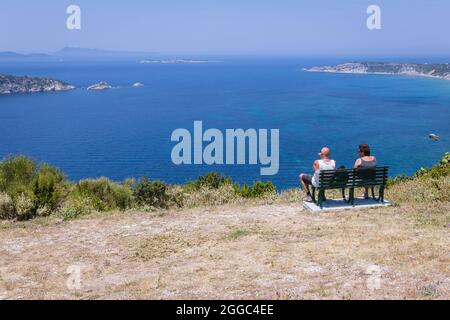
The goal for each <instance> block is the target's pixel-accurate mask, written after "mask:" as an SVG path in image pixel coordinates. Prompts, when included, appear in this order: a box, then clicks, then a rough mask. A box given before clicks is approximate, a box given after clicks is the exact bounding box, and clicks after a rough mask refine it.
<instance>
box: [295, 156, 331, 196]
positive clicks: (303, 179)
mask: <svg viewBox="0 0 450 320" xmlns="http://www.w3.org/2000/svg"><path fill="white" fill-rule="evenodd" d="M319 156H320V159H319V160H316V161H314V164H313V170H314V175H313V176H311V175H310V174H307V173H302V174H300V177H299V178H300V183H301V185H302V187H303V190H304V191H306V201H308V202H312V201H313V199H312V196H311V191H310V190H309V186H310V185H313V186H314V187H318V186H319V174H320V171H321V170H335V169H336V162H335V161H334V160H331V159H330V149H329V148H327V147H323V148H322V150H321V151H320V153H319Z"/></svg>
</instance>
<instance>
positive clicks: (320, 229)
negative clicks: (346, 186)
mask: <svg viewBox="0 0 450 320" xmlns="http://www.w3.org/2000/svg"><path fill="white" fill-rule="evenodd" d="M429 210H430V209H429V207H427V206H414V207H412V206H411V207H404V206H403V207H390V208H379V209H370V210H364V211H358V210H356V211H342V212H333V213H320V214H312V213H309V212H306V211H304V210H303V209H302V206H301V204H299V203H298V204H272V205H248V206H230V205H228V206H223V207H215V208H197V209H190V210H183V211H168V212H161V213H139V212H129V213H121V214H119V213H117V214H109V215H105V214H104V215H97V216H90V217H86V218H83V219H79V220H74V221H68V222H65V221H59V220H57V219H37V220H35V221H31V222H20V223H18V222H15V223H13V222H3V223H0V299H203V298H210V299H379V298H382V299H385V298H387V299H397V298H398V299H449V298H450V290H449V288H450V255H449V248H450V237H449V231H450V225H449V224H448V222H447V220H445V219H441V218H442V217H440V218H439V217H438V218H435V217H436V216H434V215H433V214H435V213H436V212H437V214H438V215H439V213H443V214H445V213H448V212H450V204H449V203H448V202H444V203H436V205H434V206H433V212H435V213H433V214H431V215H428V211H429ZM411 211H413V212H416V213H417V214H409V212H411ZM443 221H444V222H443ZM78 271H79V273H78ZM78 275H79V280H80V281H79V283H78Z"/></svg>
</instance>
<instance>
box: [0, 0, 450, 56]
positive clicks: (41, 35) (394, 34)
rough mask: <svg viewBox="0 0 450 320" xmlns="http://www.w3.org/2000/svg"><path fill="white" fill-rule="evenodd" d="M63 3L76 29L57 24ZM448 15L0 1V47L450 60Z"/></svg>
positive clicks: (406, 7)
mask: <svg viewBox="0 0 450 320" xmlns="http://www.w3.org/2000/svg"><path fill="white" fill-rule="evenodd" d="M72 4H75V5H78V6H79V7H80V8H81V30H68V29H67V27H66V20H67V18H68V14H67V13H66V9H67V7H68V6H69V5H72ZM371 4H376V5H378V6H379V7H380V8H381V29H380V30H369V29H368V28H367V26H366V20H367V18H368V16H369V15H368V14H367V13H366V10H367V7H368V6H369V5H371ZM449 15H450V1H449V0H370V1H368V0H339V1H338V0H310V1H304V0H126V1H124V0H70V1H66V0H39V1H36V0H1V1H0V51H16V52H22V53H32V52H45V53H49V52H53V51H56V50H59V49H61V48H63V47H66V46H71V47H87V48H100V49H106V50H121V51H123V50H125V51H139V52H155V53H176V54H179V53H189V54H222V55H224V54H235V55H241V54H242V55H294V56H346V55H352V56H358V55H359V56H440V57H442V56H447V57H449V56H450V37H449V34H450V19H448V16H449Z"/></svg>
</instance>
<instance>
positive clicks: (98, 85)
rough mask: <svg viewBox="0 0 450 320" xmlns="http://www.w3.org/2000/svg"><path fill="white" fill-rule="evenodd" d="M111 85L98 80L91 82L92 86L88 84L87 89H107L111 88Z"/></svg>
mask: <svg viewBox="0 0 450 320" xmlns="http://www.w3.org/2000/svg"><path fill="white" fill-rule="evenodd" d="M111 88H112V86H111V85H110V84H108V83H106V82H99V83H96V84H93V85H92V86H89V87H88V88H87V89H88V90H107V89H111Z"/></svg>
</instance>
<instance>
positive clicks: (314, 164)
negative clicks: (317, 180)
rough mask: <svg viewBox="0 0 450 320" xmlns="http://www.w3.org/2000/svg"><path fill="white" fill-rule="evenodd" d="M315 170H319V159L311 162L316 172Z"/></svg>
mask: <svg viewBox="0 0 450 320" xmlns="http://www.w3.org/2000/svg"><path fill="white" fill-rule="evenodd" d="M317 170H319V161H317V160H316V161H314V163H313V171H314V172H316V171H317Z"/></svg>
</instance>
